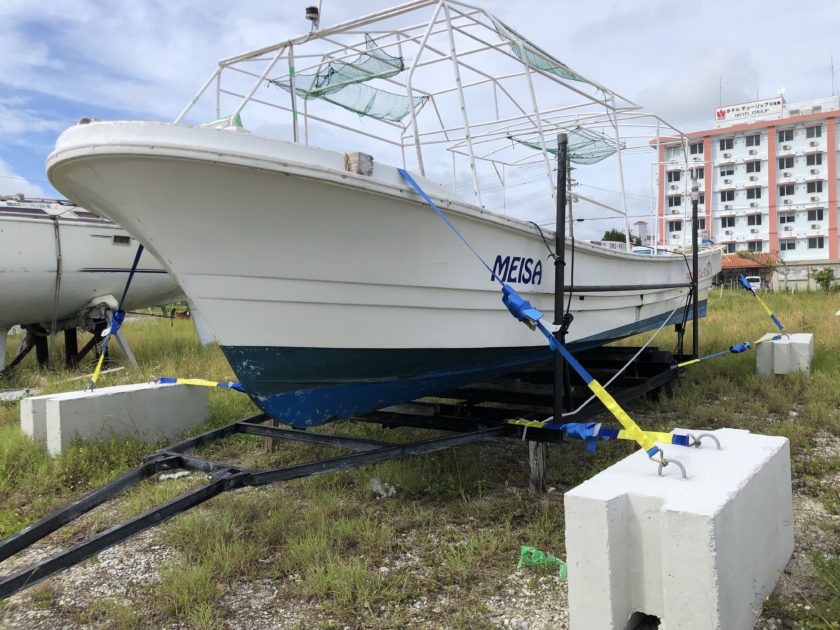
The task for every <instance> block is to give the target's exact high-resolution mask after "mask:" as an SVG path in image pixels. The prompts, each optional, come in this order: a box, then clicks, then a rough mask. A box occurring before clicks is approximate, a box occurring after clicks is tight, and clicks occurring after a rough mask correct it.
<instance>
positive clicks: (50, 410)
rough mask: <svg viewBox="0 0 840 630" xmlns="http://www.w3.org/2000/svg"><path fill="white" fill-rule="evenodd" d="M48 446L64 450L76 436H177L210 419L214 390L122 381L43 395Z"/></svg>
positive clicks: (151, 438)
mask: <svg viewBox="0 0 840 630" xmlns="http://www.w3.org/2000/svg"><path fill="white" fill-rule="evenodd" d="M39 398H45V399H46V401H45V403H46V404H45V406H46V434H47V435H46V439H47V450H48V451H49V452H50V454H51V455H57V454H58V453H61V452H63V451H64V450H66V449H67V447H68V446H69V445H70V442H71V441H72V440H73V439H75V438H81V439H85V440H90V439H96V438H105V439H108V438H111V437H136V438H140V439H142V440H145V441H147V442H155V441H158V440H162V439H172V438H175V437H177V436H178V435H180V434H181V433H183V432H184V431H186V430H187V429H190V428H193V427H195V426H197V425H199V424H201V423H202V422H204V421H205V420H206V419H207V416H208V413H209V398H208V391H207V388H205V387H194V386H190V385H159V384H146V383H141V384H139V385H119V386H117V387H105V388H102V389H97V390H94V391H88V392H84V391H82V392H67V393H64V394H53V395H51V396H43V397H39Z"/></svg>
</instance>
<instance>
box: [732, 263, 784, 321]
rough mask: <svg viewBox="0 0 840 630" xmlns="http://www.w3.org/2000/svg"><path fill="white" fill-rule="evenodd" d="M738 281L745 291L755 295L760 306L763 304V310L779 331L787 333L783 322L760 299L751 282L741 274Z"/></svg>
mask: <svg viewBox="0 0 840 630" xmlns="http://www.w3.org/2000/svg"><path fill="white" fill-rule="evenodd" d="M738 280H739V281H740V283H741V286H742V287H744V289H746V290H747V291H749V292H750V293H752V294H753V297H754V298H755V299H756V300H758V303H759V304H761V306H762V308H763V309H764V311H765V312H766V313H767V315H769V316H770V319H771V320H773V323H774V324H776V328H778V329H779V330H780V331H782V332H785V327H784V326H782V322H780V321H779V318H778V317H776V315H775V313H773V311H771V310H770V307H769V306H767V305H766V304H765V303H764V300H762V299H761V298H760V297H758V293H756V292H755V289H753V288H752V285H751V284H750V283H749V281H748V280H747V279H746V278H745V277H744V275H743V274H740V273H739V274H738Z"/></svg>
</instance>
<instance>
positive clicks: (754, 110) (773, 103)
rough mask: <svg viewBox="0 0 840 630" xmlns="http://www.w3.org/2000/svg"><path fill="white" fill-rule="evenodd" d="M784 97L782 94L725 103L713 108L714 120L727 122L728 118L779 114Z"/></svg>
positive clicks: (737, 118)
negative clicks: (746, 101) (725, 104)
mask: <svg viewBox="0 0 840 630" xmlns="http://www.w3.org/2000/svg"><path fill="white" fill-rule="evenodd" d="M784 104H785V99H784V98H783V97H782V96H774V97H773V98H765V99H763V100H761V101H750V102H749V103H740V104H738V105H727V106H725V107H718V108H717V109H715V120H716V121H717V122H727V121H730V120H742V119H744V118H758V117H762V116H772V115H775V114H781V113H782V108H783V107H784Z"/></svg>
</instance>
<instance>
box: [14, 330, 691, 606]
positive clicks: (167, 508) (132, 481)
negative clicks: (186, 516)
mask: <svg viewBox="0 0 840 630" xmlns="http://www.w3.org/2000/svg"><path fill="white" fill-rule="evenodd" d="M636 350H637V349H636V348H620V347H616V348H598V349H596V350H594V351H591V352H584V353H581V357H580V358H581V360H582V361H585V362H586V364H587V365H588V366H589V368H590V369H591V371H592V372H593V374H610V373H615V371H616V369H617V368H618V366H623V365H624V364H625V363H626V362H627V360H628V358H629V357H631V356H633V354H635V351H636ZM674 358H675V357H674V356H672V355H671V354H670V353H668V352H663V351H660V350H658V349H656V348H647V349H646V350H644V351H643V352H642V353H641V355H640V357H639V358H638V360H637V361H636V362H634V363H633V365H632V369H629V370H627V372H626V373H624V374H622V377H621V379H622V380H621V386H620V387H616V388H615V389H614V390H613V391H614V397H615V399H616V400H617V401H618V402H619V404H625V403H627V402H629V401H631V400H634V399H636V398H639V397H640V396H643V395H645V394H647V393H649V392H652V391H654V390H657V389H658V388H660V387H663V386H665V387H668V386H669V383H671V381H673V380H674V379H676V378H677V377H678V375H679V373H678V371H677V370H673V369H671V367H672V366H673V364H674ZM677 359H678V360H679V359H680V357H677ZM552 382H553V372H552V370H551V364H550V363H547V364H546V365H544V366H534V367H530V368H525V369H522V370H520V371H518V372H513V373H511V374H509V375H507V376H505V377H503V378H500V379H497V380H495V381H492V382H487V383H473V384H471V385H467V386H464V387H460V388H457V389H455V390H452V391H450V392H445V393H443V394H441V395H440V396H439V397H437V398H436V399H434V400H433V401H429V400H424V399H421V400H418V401H415V402H412V403H409V404H405V405H396V406H393V407H388V408H385V409H381V410H379V411H375V412H372V413H369V414H365V415H364V416H362V417H360V418H358V419H359V420H363V421H366V422H371V423H376V424H380V425H382V426H385V427H416V428H423V429H435V430H444V431H450V432H452V433H451V434H450V435H445V436H443V437H436V438H432V439H425V440H420V441H416V442H409V443H402V444H400V443H390V442H381V441H378V440H367V439H360V438H352V437H346V436H341V435H331V434H326V433H320V432H313V431H305V430H300V429H285V428H280V427H276V426H268V425H264V424H260V423H261V422H265V421H267V420H270V418H269V416H267V415H266V414H264V413H260V414H257V415H255V416H252V417H250V418H246V419H244V420H240V421H238V422H233V423H231V424H228V425H226V426H223V427H220V428H218V429H213V430H211V431H208V432H206V433H203V434H201V435H198V436H196V437H193V438H189V439H187V440H183V441H181V442H178V443H176V444H173V445H171V446H169V447H167V448H165V449H162V450H159V451H156V452H154V453H152V454H151V455H148V456H147V457H145V458H144V459H143V463H142V464H140V466H138V467H136V468H134V469H133V470H130V471H128V472H127V473H125V474H123V475H122V476H120V477H118V478H117V479H115V480H114V481H111V482H110V483H108V484H106V485H104V486H102V487H101V488H98V489H96V490H94V491H92V492H90V493H88V494H86V495H84V496H83V497H81V498H80V499H78V500H76V501H74V502H73V503H71V504H69V505H68V506H66V507H65V508H63V509H61V510H59V511H57V512H55V513H53V514H51V515H50V516H47V517H46V518H44V519H42V520H40V521H38V522H36V523H34V524H33V525H31V526H29V527H27V528H26V529H24V530H22V531H20V532H18V533H17V534H15V535H13V536H12V537H10V538H8V539H6V540H5V541H2V542H0V563H2V562H4V561H6V560H7V559H9V558H11V557H12V556H14V555H15V554H17V553H19V552H21V551H23V550H24V549H26V548H28V547H30V546H31V545H33V544H35V543H36V542H38V541H40V540H42V539H43V538H45V537H46V536H48V535H49V534H51V533H53V532H55V531H57V530H58V529H60V528H61V527H63V526H64V525H67V524H69V523H71V522H73V521H74V520H76V519H78V518H79V517H81V516H83V515H84V514H87V513H88V512H90V511H91V510H93V509H94V508H96V507H98V506H100V505H102V504H103V503H105V502H106V501H109V500H110V499H113V498H115V497H117V496H119V495H121V494H122V493H124V492H125V491H126V490H128V489H129V488H131V487H133V486H136V485H137V484H139V483H141V482H142V481H144V480H146V479H149V478H151V477H153V476H154V475H156V474H158V473H161V472H166V471H172V470H188V471H195V472H201V473H205V474H207V475H208V476H209V479H208V481H207V482H206V483H204V484H202V485H200V486H198V487H196V488H194V489H192V490H189V491H187V492H184V493H183V494H181V495H179V496H177V497H175V498H174V499H172V500H170V501H168V502H166V503H164V504H162V505H159V506H157V507H154V508H152V509H150V510H148V511H146V512H144V513H143V514H140V515H139V516H136V517H134V518H132V519H129V520H128V521H125V522H124V523H121V524H119V525H116V526H114V527H111V528H110V529H107V530H105V531H103V532H101V533H99V534H96V535H94V536H92V537H91V538H88V539H87V540H84V541H82V542H80V543H78V544H76V545H73V546H72V547H70V548H68V549H66V550H64V551H62V552H59V553H58V554H56V555H53V556H51V557H48V558H46V559H44V560H41V561H39V562H37V563H35V564H33V565H30V566H28V567H25V568H23V569H20V570H18V571H16V572H14V573H11V574H10V575H5V576H2V577H0V600H3V599H5V598H7V597H9V596H11V595H13V594H15V593H17V592H19V591H21V590H23V589H25V588H28V587H30V586H33V585H34V584H37V583H38V582H40V581H41V580H44V579H46V578H48V577H50V576H51V575H54V574H56V573H58V572H60V571H62V570H64V569H66V568H69V567H71V566H73V565H75V564H78V563H79V562H81V561H83V560H84V559H86V558H89V557H90V556H93V555H95V554H97V553H99V552H100V551H103V550H105V549H107V548H109V547H111V546H113V545H116V544H118V543H120V542H122V541H123V540H126V539H127V538H129V537H131V536H133V535H134V534H137V533H139V532H142V531H144V530H146V529H149V528H151V527H153V526H155V525H157V524H159V523H162V522H163V521H166V520H168V519H170V518H172V517H173V516H176V515H177V514H180V513H182V512H185V511H187V510H189V509H190V508H193V507H195V506H197V505H200V504H202V503H204V502H205V501H207V500H209V499H212V498H213V497H215V496H218V495H220V494H223V493H225V492H228V491H231V490H237V489H239V488H245V487H250V486H264V485H268V484H272V483H279V482H283V481H291V480H293V479H301V478H304V477H311V476H314V475H321V474H326V473H330V472H338V471H342V470H349V469H351V468H358V467H361V466H367V465H370V464H376V463H380V462H384V461H391V460H396V459H402V458H405V457H410V456H414V455H423V454H426V453H435V452H440V451H443V450H446V449H449V448H454V447H457V446H462V445H465V444H473V443H476V442H481V441H485V440H489V439H494V438H502V437H506V438H513V439H525V431H527V439H528V440H532V441H542V442H558V441H563V438H564V436H563V433H561V432H559V431H556V430H551V429H540V428H533V427H532V428H528V429H525V430H523V427H521V426H515V425H512V424H508V422H507V420H509V419H511V418H525V419H534V418H537V417H542V416H545V415H546V414H547V413H551V410H552V399H553V394H552V391H553V388H552ZM580 385H581V386H580V391H579V392H577V391H575V390H573V392H574V393H575V394H576V395H577V400H576V401H574V402H575V403H576V404H577V403H578V402H583V401H584V400H585V398H586V393H587V392H588V390H587V389H586V387H585V386H584V385H583V384H582V382H581V384H580ZM584 390H586V391H584ZM604 411H605V410H604V408H603V406H602V405H601V403H600V402H597V401H595V402H593V403H592V404H589V405H585V406H584V405H581V406H580V408H579V410H578V411H577V412H576V413H574V414H572V415H571V416H568V417H567V416H565V415H564V420H566V421H570V422H581V421H585V420H588V419H590V418H593V417H595V416H597V415H599V414H602V413H604ZM235 434H246V435H254V436H263V437H266V438H271V439H275V440H288V441H291V442H301V443H308V444H319V445H323V446H329V447H334V448H338V449H345V450H348V451H350V454H347V455H340V456H337V457H331V458H327V459H320V460H315V461H311V462H305V463H301V464H294V465H290V466H284V467H281V468H273V469H269V470H248V469H245V468H242V467H240V466H235V465H231V464H227V463H222V462H216V461H212V460H209V459H206V458H203V457H199V456H196V455H194V454H191V452H192V451H195V450H196V449H198V448H200V447H203V446H207V445H209V444H212V443H214V442H217V441H218V440H221V439H224V438H227V437H230V436H232V435H235Z"/></svg>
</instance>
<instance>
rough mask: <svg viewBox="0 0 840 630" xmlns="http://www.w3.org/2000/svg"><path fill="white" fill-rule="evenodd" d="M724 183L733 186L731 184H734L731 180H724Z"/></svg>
mask: <svg viewBox="0 0 840 630" xmlns="http://www.w3.org/2000/svg"><path fill="white" fill-rule="evenodd" d="M723 183H724V184H731V183H732V180H731V179H724V180H723Z"/></svg>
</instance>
